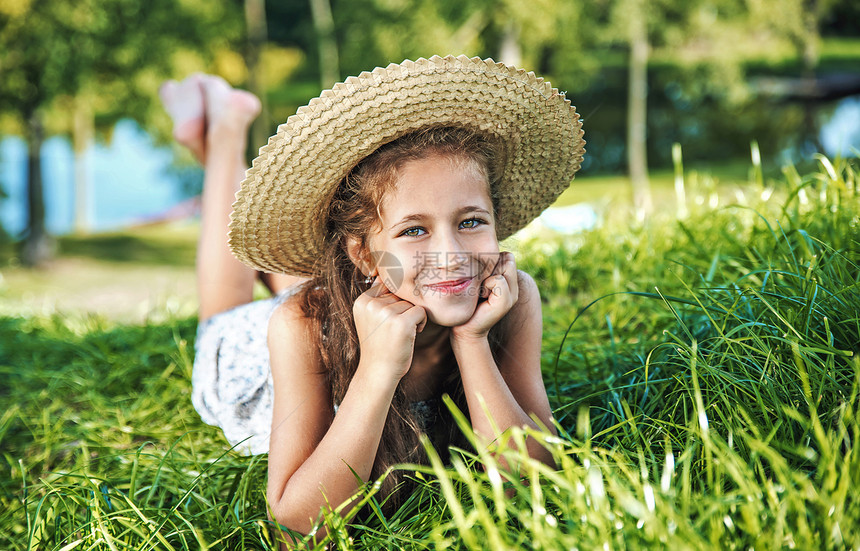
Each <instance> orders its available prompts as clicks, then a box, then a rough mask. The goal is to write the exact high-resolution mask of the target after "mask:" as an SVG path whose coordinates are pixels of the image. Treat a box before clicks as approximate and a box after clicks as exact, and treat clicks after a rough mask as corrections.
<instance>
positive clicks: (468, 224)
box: [460, 218, 485, 230]
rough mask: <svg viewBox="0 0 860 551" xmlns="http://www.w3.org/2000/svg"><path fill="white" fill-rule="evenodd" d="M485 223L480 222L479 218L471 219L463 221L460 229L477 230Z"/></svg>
mask: <svg viewBox="0 0 860 551" xmlns="http://www.w3.org/2000/svg"><path fill="white" fill-rule="evenodd" d="M484 223H485V222H484V221H483V220H480V219H478V218H469V219H468V220H463V221H462V222H460V229H467V230H470V229H473V228H477V227H478V226H480V225H481V224H484Z"/></svg>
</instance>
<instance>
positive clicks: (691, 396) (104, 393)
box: [0, 159, 860, 550]
mask: <svg viewBox="0 0 860 551" xmlns="http://www.w3.org/2000/svg"><path fill="white" fill-rule="evenodd" d="M859 171H860V163H858V162H857V161H856V160H854V161H851V162H846V161H837V162H835V164H831V163H830V162H829V161H827V160H826V159H821V164H820V166H819V167H818V169H817V170H815V171H812V172H810V173H809V174H806V175H803V176H801V175H798V174H797V173H796V172H794V171H793V170H791V169H788V170H786V171H785V174H784V175H783V176H782V177H780V178H779V179H771V178H764V177H762V178H759V177H757V176H756V174H758V167H753V168H752V170H750V171H749V172H750V173H751V174H752V175H753V176H752V179H751V180H748V181H746V182H743V181H741V182H735V183H736V184H737V186H738V187H740V188H742V189H743V191H744V193H743V195H742V196H738V197H739V199H738V200H737V202H736V203H734V204H729V203H728V202H727V197H730V196H731V197H734V193H733V192H732V193H729V194H722V193H718V194H716V196H715V197H713V193H712V192H713V186H712V184H713V182H710V183H709V181H708V179H707V178H691V177H690V176H689V175H688V178H687V181H686V184H687V198H688V210H689V212H688V213H687V214H686V215H684V216H683V217H681V218H679V217H678V212H677V209H676V207H675V202H674V196H673V195H672V194H671V193H670V194H668V195H667V196H666V201H668V203H667V202H666V201H663V202H662V203H660V204H662V205H670V207H668V208H667V207H664V208H661V209H659V210H658V212H657V213H656V214H655V215H653V216H652V217H650V218H649V219H648V220H646V221H645V222H642V223H637V222H631V220H635V217H634V216H632V213H630V212H629V210H625V209H628V207H626V206H625V205H624V204H616V205H615V208H616V209H617V211H618V212H615V213H614V216H611V217H609V216H608V217H607V218H608V220H609V221H608V222H607V223H606V224H604V225H603V226H602V227H601V228H599V229H597V230H594V231H592V232H590V233H587V234H582V235H578V236H572V237H570V236H568V237H563V236H557V237H547V236H546V235H543V236H541V237H540V238H538V237H534V238H531V239H525V240H521V241H520V242H517V243H513V244H512V246H513V247H515V249H516V250H517V253H518V259H519V264H520V267H522V268H523V269H525V270H526V271H529V272H530V273H532V274H533V275H534V276H535V278H536V279H537V280H538V284H539V287H540V288H541V293H542V297H543V299H544V302H545V305H544V327H545V331H544V333H545V338H544V348H543V353H544V357H543V367H544V373H545V379H546V382H547V386H548V391H549V393H550V398H551V401H552V405H553V407H554V411H555V415H556V418H557V420H558V423H559V429H560V436H559V437H558V438H548V437H546V436H543V435H536V436H537V437H538V438H541V439H542V440H543V441H544V442H545V444H546V446H547V447H548V448H549V449H551V450H552V452H553V454H554V456H555V458H556V461H557V463H558V468H557V469H550V468H548V467H546V466H543V465H540V464H536V463H535V462H533V461H531V460H529V459H528V458H527V457H524V456H523V454H522V453H521V452H517V451H507V452H504V453H505V454H508V455H509V460H510V461H511V462H514V463H519V465H520V473H519V474H520V477H515V478H513V479H511V478H508V477H506V476H505V475H504V474H500V472H499V468H498V459H497V458H494V456H492V455H490V454H488V453H486V452H481V453H480V454H478V455H477V456H475V455H470V454H469V453H466V452H462V453H460V454H458V455H455V458H454V460H453V461H452V463H451V465H448V466H445V465H442V464H441V463H440V462H438V461H435V462H434V463H433V465H431V466H429V467H416V466H412V467H406V468H408V470H409V471H410V472H412V473H413V474H414V476H415V477H416V478H417V479H418V480H420V481H422V482H421V484H420V486H419V490H418V491H416V492H414V493H413V494H412V495H411V496H410V497H409V499H408V500H407V502H406V503H405V504H404V505H403V507H401V508H400V509H399V510H398V511H397V512H395V513H393V514H392V515H390V516H383V515H381V514H379V513H375V512H374V511H376V507H375V506H374V504H375V499H376V496H375V495H374V493H373V489H374V486H373V485H369V486H368V487H367V488H364V489H362V491H361V495H362V496H363V498H364V501H365V502H366V503H367V504H369V505H370V507H366V508H365V509H364V511H363V512H361V513H359V512H358V511H347V510H342V511H340V513H341V514H334V513H332V512H329V513H327V514H326V515H325V517H324V518H323V519H322V522H323V523H324V524H325V525H326V526H327V527H328V532H329V534H330V537H331V539H332V541H333V546H334V547H336V548H340V549H389V548H405V549H423V548H425V547H426V546H428V545H432V546H434V547H439V548H452V549H490V548H491V549H626V548H631V549H639V548H648V549H651V548H659V549H664V548H676V549H750V548H753V549H784V548H796V549H844V548H852V549H856V548H858V547H860V530H858V529H857V527H858V526H860V503H858V498H857V492H856V488H857V487H858V486H860V444H858V442H860V420H858V407H859V406H860V357H858V352H860V267H858V266H860V218H859V217H858V213H860V196H858V184H860V182H858V172H859ZM670 189H671V188H670ZM672 193H673V192H672ZM700 199H701V200H700ZM712 200H713V201H715V203H716V206H713V204H712V203H711V201H712ZM622 220H623V224H619V222H618V221H622ZM81 246H82V247H83V246H84V245H83V244H82V245H81ZM194 325H195V323H194V319H193V318H188V317H178V318H171V319H168V320H167V321H158V322H155V321H150V322H147V323H144V324H142V325H127V324H118V323H116V322H114V321H108V320H106V319H104V318H101V317H97V316H79V317H62V316H59V315H52V314H50V313H48V314H39V315H18V316H15V315H7V316H6V317H4V318H0V377H2V380H3V384H2V385H0V450H2V451H0V458H2V468H3V476H2V477H0V548H2V549H28V548H32V549H62V550H71V549H195V550H196V549H207V548H208V549H271V548H273V543H272V539H271V538H272V536H271V533H270V532H269V530H268V526H269V523H268V520H267V515H266V504H265V497H264V481H265V471H266V458H265V456H257V457H242V456H239V455H236V454H234V453H232V452H230V451H229V450H226V449H225V444H224V441H223V438H222V437H221V436H220V434H219V433H218V431H217V430H215V429H212V428H210V427H207V426H205V425H203V424H202V423H201V422H200V421H199V419H198V418H197V416H196V415H195V414H194V412H193V410H192V409H191V407H190V399H189V391H190V369H191V361H192V350H193V347H192V343H193V337H194ZM514 434H515V437H516V438H518V439H519V440H520V442H522V439H523V437H524V435H523V433H521V432H515V433H514ZM332 505H333V507H335V508H336V507H337V504H332ZM367 511H369V513H368V512H367ZM345 519H346V520H345ZM347 521H349V522H350V524H351V525H350V526H349V527H347V525H346V522H347ZM308 546H310V545H308Z"/></svg>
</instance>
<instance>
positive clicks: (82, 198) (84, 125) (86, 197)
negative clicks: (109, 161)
mask: <svg viewBox="0 0 860 551" xmlns="http://www.w3.org/2000/svg"><path fill="white" fill-rule="evenodd" d="M94 134H95V122H94V120H93V111H92V108H91V106H90V104H89V101H88V100H86V99H81V98H77V99H76V100H75V112H74V125H73V130H72V144H73V148H74V150H75V216H74V227H75V233H77V234H86V233H89V231H90V201H91V195H92V194H91V191H92V179H91V178H90V171H89V166H87V151H89V149H90V146H92V143H93V135H94Z"/></svg>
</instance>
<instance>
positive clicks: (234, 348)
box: [191, 286, 300, 454]
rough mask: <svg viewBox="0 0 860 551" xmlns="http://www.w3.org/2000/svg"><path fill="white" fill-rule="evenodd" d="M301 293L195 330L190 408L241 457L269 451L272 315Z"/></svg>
mask: <svg viewBox="0 0 860 551" xmlns="http://www.w3.org/2000/svg"><path fill="white" fill-rule="evenodd" d="M299 287H300V286H295V287H290V288H288V289H286V290H284V291H282V292H281V293H280V294H279V295H277V296H275V297H272V298H270V299H265V300H257V301H254V302H251V303H248V304H243V305H241V306H237V307H236V308H233V309H231V310H227V311H226V312H220V313H218V314H216V315H214V316H212V317H211V318H209V319H207V320H205V321H203V323H201V324H200V325H198V326H197V340H196V342H195V344H194V350H195V355H194V370H193V372H192V376H191V384H192V392H191V402H192V404H194V409H196V410H197V412H198V413H199V414H200V417H201V418H202V419H203V421H205V422H206V423H208V424H210V425H215V426H217V427H220V428H221V430H223V431H224V436H225V437H226V438H227V441H228V442H230V445H231V446H234V447H235V449H236V450H237V451H239V452H240V453H245V454H259V453H268V451H269V433H270V432H271V428H272V403H273V397H274V388H273V386H272V370H271V367H270V364H269V348H268V345H267V341H266V333H267V331H268V326H269V318H270V317H271V315H272V312H274V311H275V308H277V307H278V305H280V304H281V303H282V302H284V301H285V300H286V299H287V298H289V297H290V296H292V295H293V294H295V292H296V291H297V290H298V289H299Z"/></svg>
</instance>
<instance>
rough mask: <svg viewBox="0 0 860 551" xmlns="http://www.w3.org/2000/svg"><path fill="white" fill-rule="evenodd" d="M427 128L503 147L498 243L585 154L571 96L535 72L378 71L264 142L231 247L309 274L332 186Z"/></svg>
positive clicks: (252, 259) (440, 65)
mask: <svg viewBox="0 0 860 551" xmlns="http://www.w3.org/2000/svg"><path fill="white" fill-rule="evenodd" d="M427 126H464V127H468V128H471V129H472V130H476V131H479V132H483V133H486V134H488V135H490V136H492V137H494V138H495V139H498V140H500V141H501V143H502V144H503V147H504V149H505V155H504V157H505V166H504V168H503V170H502V171H501V178H500V181H499V183H498V185H497V186H496V189H494V196H495V197H496V198H497V201H498V210H499V212H500V217H499V220H498V221H497V225H496V233H497V235H498V238H499V239H500V240H501V239H504V238H506V237H508V236H509V235H511V234H512V233H514V232H515V231H517V230H519V229H520V228H522V227H523V226H525V225H526V224H528V223H529V222H530V221H531V220H533V219H534V218H535V217H537V216H538V215H539V214H540V213H541V211H543V210H544V209H545V208H546V207H548V206H549V205H550V204H551V203H552V202H553V201H554V200H555V199H556V197H558V195H559V194H560V193H561V192H562V191H564V190H565V189H566V188H567V187H568V186H569V185H570V182H571V180H572V179H573V176H574V174H575V173H576V171H577V170H579V166H580V163H581V162H582V156H583V154H584V153H585V149H584V145H585V141H584V140H583V139H582V123H581V122H580V120H579V115H578V114H577V113H576V110H575V109H574V107H573V106H571V105H570V100H567V99H565V97H564V93H563V92H559V91H558V90H556V89H555V88H553V87H552V86H551V85H550V84H549V82H546V81H544V80H543V79H542V78H539V77H536V76H535V75H534V73H531V72H528V73H527V72H525V71H523V70H521V69H516V68H515V67H510V66H507V65H504V64H502V63H496V62H495V61H493V60H492V59H486V60H481V59H480V58H477V57H474V58H468V57H466V56H459V57H453V56H448V57H444V58H442V57H438V56H433V57H431V58H430V59H423V58H422V59H418V60H417V61H409V60H407V61H404V62H403V63H400V64H391V65H389V66H388V67H386V68H381V67H377V68H376V69H374V70H373V71H372V72H364V73H361V74H360V75H358V76H357V77H350V78H348V79H346V81H345V82H342V83H338V84H336V85H335V86H334V87H333V88H332V89H331V90H325V91H324V92H323V93H322V94H321V95H320V97H318V98H314V99H313V100H311V102H310V103H309V104H308V105H306V106H304V107H301V108H300V109H299V110H298V111H297V112H296V114H295V115H293V116H291V117H290V118H289V119H287V121H286V122H285V123H284V124H282V125H281V126H280V127H278V132H277V134H275V135H274V136H272V137H271V138H269V142H268V144H266V145H265V146H263V147H262V148H260V155H259V156H258V157H257V158H256V159H254V163H253V166H252V167H251V168H250V169H249V170H248V172H247V174H246V176H245V180H244V181H243V182H242V187H241V189H240V191H239V192H238V193H237V194H236V202H235V203H234V204H233V214H232V215H231V221H230V233H229V243H230V248H231V250H232V251H233V254H235V255H236V257H237V258H238V259H239V260H241V261H242V262H244V263H245V264H248V265H249V266H251V267H253V268H256V269H258V270H261V271H264V272H278V273H288V274H295V275H302V276H312V275H314V265H315V262H316V261H317V259H318V257H319V255H320V251H321V250H322V249H323V242H324V238H325V232H326V229H325V223H326V221H325V213H326V212H327V209H328V204H329V201H330V200H331V197H332V195H333V194H334V191H335V189H336V188H337V186H338V184H339V183H340V182H341V181H342V180H343V178H344V177H345V176H346V175H347V173H349V171H350V170H351V169H352V168H353V167H354V166H355V165H356V164H358V162H359V161H361V160H362V159H363V158H365V157H366V156H368V155H369V154H371V153H373V152H374V151H375V150H376V149H377V148H378V147H380V146H381V145H383V144H386V143H388V142H390V141H392V140H395V139H397V138H398V137H400V136H403V135H404V134H407V133H409V132H412V131H414V130H418V129H420V128H424V127H427Z"/></svg>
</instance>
